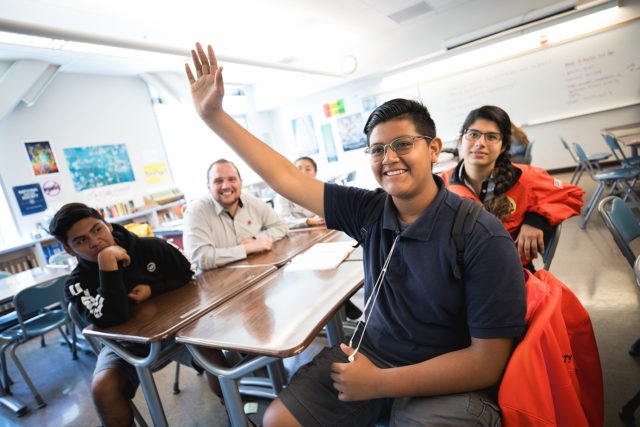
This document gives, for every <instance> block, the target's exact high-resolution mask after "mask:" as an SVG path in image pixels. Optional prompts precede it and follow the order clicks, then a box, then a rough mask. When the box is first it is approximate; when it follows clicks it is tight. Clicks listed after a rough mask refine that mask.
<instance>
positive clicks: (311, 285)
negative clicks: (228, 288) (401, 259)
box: [176, 262, 364, 357]
mask: <svg viewBox="0 0 640 427" xmlns="http://www.w3.org/2000/svg"><path fill="white" fill-rule="evenodd" d="M363 277H364V276H363V269H362V263H359V262H344V263H342V264H340V266H339V267H338V268H336V269H333V270H314V271H309V270H306V271H292V272H289V271H287V270H286V269H280V270H278V271H276V272H275V273H273V274H271V275H270V276H268V277H266V278H265V279H263V280H262V281H260V282H259V283H257V284H255V285H253V286H252V287H251V288H250V289H248V290H247V291H245V292H243V293H242V294H241V295H237V296H236V297H234V298H232V299H230V300H228V301H227V302H225V303H224V304H222V305H221V306H219V307H218V308H216V309H215V310H213V311H211V312H209V313H207V314H206V315H204V316H202V317H200V318H199V319H198V320H196V321H195V322H193V323H191V324H189V325H188V326H186V327H185V328H183V329H182V330H180V331H179V332H178V334H177V336H176V340H177V341H178V342H181V343H183V344H193V345H198V346H204V347H215V348H224V349H229V350H237V351H242V352H248V353H257V354H262V355H267V356H274V357H289V356H293V355H296V354H298V353H300V352H301V351H302V350H304V349H305V348H306V347H307V346H308V345H309V344H310V343H311V341H313V339H314V338H315V337H316V335H317V334H318V332H319V331H320V330H321V329H322V327H323V326H324V325H325V324H326V323H327V322H328V321H329V319H330V318H331V317H332V316H333V314H334V313H335V311H336V310H337V309H338V308H339V307H340V306H341V305H342V304H343V303H344V301H346V300H347V299H348V298H349V297H350V296H351V295H352V294H353V293H354V292H355V291H357V290H358V288H359V287H360V286H361V285H362V283H363Z"/></svg>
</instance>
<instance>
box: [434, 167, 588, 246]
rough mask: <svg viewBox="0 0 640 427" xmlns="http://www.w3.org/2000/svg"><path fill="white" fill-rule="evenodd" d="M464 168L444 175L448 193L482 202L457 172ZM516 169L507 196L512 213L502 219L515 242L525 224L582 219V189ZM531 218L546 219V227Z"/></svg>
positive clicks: (533, 170) (542, 172) (537, 170)
mask: <svg viewBox="0 0 640 427" xmlns="http://www.w3.org/2000/svg"><path fill="white" fill-rule="evenodd" d="M461 164H462V162H460V163H459V164H458V166H456V167H455V168H453V169H450V170H448V171H445V172H443V173H442V175H441V176H442V179H444V182H445V185H446V186H447V187H448V188H449V190H451V191H453V192H454V193H456V194H458V195H459V196H460V197H468V198H471V199H474V200H475V201H477V202H480V200H479V199H478V197H476V195H475V194H473V192H472V191H471V190H470V189H468V188H467V187H466V186H465V185H464V183H463V182H461V181H460V179H459V175H458V172H459V170H460V167H461ZM513 166H514V167H515V168H516V170H518V171H520V173H519V174H516V175H518V176H515V177H514V181H513V183H512V184H511V188H509V189H508V190H507V193H506V194H507V197H508V198H509V200H510V201H511V205H512V207H513V211H512V212H511V213H510V214H509V215H507V216H506V217H505V218H503V219H502V223H503V224H504V226H505V227H506V228H507V231H508V232H509V234H511V237H512V238H513V240H515V239H516V238H517V237H518V234H519V233H520V226H521V225H522V224H523V223H526V224H530V225H533V226H534V227H537V228H542V227H543V226H544V225H550V226H554V225H556V224H559V223H561V222H562V221H564V220H565V219H567V218H571V217H572V216H574V215H580V212H581V209H582V205H584V200H583V199H582V196H583V195H584V190H583V189H582V188H580V187H578V186H575V185H572V184H567V183H565V182H562V181H560V180H559V179H556V178H554V177H552V176H551V175H549V174H548V173H547V171H545V170H544V169H542V168H538V167H535V166H529V165H520V164H518V165H516V164H514V165H513ZM532 214H533V215H532ZM532 217H538V218H544V219H546V222H547V223H546V224H540V223H539V222H538V223H536V222H535V219H533V218H532ZM527 218H530V220H527Z"/></svg>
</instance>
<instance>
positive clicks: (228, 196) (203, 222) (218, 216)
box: [183, 159, 287, 270]
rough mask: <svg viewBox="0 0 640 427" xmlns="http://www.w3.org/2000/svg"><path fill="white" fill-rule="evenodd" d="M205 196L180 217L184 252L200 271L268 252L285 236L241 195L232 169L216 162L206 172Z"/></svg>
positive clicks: (263, 209)
mask: <svg viewBox="0 0 640 427" xmlns="http://www.w3.org/2000/svg"><path fill="white" fill-rule="evenodd" d="M207 187H208V189H209V194H207V195H206V196H204V197H202V198H200V199H198V200H196V201H194V202H192V203H189V205H188V206H187V210H186V211H185V213H184V236H183V239H184V240H183V242H184V249H185V252H186V254H187V256H188V257H189V259H190V260H192V261H193V262H195V263H196V264H197V265H198V268H200V269H201V270H210V269H212V268H215V267H219V266H221V265H225V264H228V263H230V262H233V261H237V260H240V259H245V258H246V257H247V255H249V254H252V253H257V252H263V251H268V250H271V246H272V245H273V242H275V241H277V240H280V239H282V238H283V237H284V236H286V235H287V225H286V224H285V223H284V221H283V220H281V219H280V217H278V214H277V213H276V211H274V210H273V208H272V207H271V206H269V205H268V204H267V203H265V202H263V201H262V200H260V199H258V198H256V197H253V196H251V195H249V194H242V193H241V191H242V178H241V177H240V171H238V168H237V167H236V165H234V164H233V163H231V162H230V161H228V160H225V159H220V160H216V161H215V162H213V163H212V164H211V166H209V169H208V170H207Z"/></svg>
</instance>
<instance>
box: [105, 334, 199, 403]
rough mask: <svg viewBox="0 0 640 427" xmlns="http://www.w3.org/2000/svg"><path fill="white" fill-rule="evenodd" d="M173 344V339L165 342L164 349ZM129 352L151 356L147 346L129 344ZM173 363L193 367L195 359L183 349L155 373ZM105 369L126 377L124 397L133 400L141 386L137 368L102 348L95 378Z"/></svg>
mask: <svg viewBox="0 0 640 427" xmlns="http://www.w3.org/2000/svg"><path fill="white" fill-rule="evenodd" d="M171 344H173V339H172V338H170V339H167V340H165V341H164V342H163V343H162V347H163V348H164V347H165V346H167V345H171ZM127 350H128V351H130V352H132V353H134V354H135V355H137V356H141V357H143V356H145V355H147V354H149V346H148V345H145V344H128V345H127ZM172 361H176V362H178V363H180V364H182V365H186V366H191V364H192V361H193V358H192V356H191V353H189V350H187V348H186V347H183V348H182V349H181V351H179V352H178V353H176V355H175V356H174V357H173V358H172V359H171V360H167V361H166V362H165V363H163V364H162V365H159V366H157V367H155V368H154V372H155V371H157V370H160V369H162V368H163V367H165V366H166V365H168V364H169V363H171V362H172ZM105 369H117V370H119V371H120V372H121V373H122V374H123V375H124V376H125V378H126V379H127V383H126V385H125V389H124V395H125V397H126V398H127V399H133V397H134V396H135V394H136V389H137V388H138V385H139V384H140V380H139V379H138V373H137V372H136V368H135V367H134V366H133V365H131V364H129V363H128V362H125V361H124V360H123V359H122V358H120V356H118V355H117V354H116V353H115V352H114V351H113V350H111V349H110V348H109V347H102V350H100V354H98V360H97V361H96V367H95V369H94V370H93V376H94V377H95V376H96V374H97V373H99V372H101V371H104V370H105Z"/></svg>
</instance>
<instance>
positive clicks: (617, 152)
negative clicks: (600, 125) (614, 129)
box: [601, 132, 640, 168]
mask: <svg viewBox="0 0 640 427" xmlns="http://www.w3.org/2000/svg"><path fill="white" fill-rule="evenodd" d="M601 135H602V137H603V138H604V141H605V142H606V143H607V145H608V146H609V149H610V150H611V153H612V154H613V155H614V157H615V158H616V160H617V161H619V162H620V166H622V167H623V168H631V167H637V166H639V165H640V156H627V155H626V154H625V153H624V150H623V149H622V147H621V146H620V143H619V142H618V139H617V138H616V137H615V136H613V135H611V134H610V133H606V132H603V133H602V134H601Z"/></svg>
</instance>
